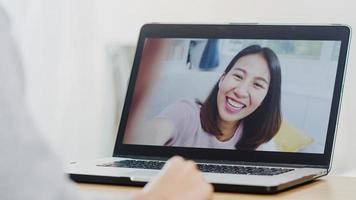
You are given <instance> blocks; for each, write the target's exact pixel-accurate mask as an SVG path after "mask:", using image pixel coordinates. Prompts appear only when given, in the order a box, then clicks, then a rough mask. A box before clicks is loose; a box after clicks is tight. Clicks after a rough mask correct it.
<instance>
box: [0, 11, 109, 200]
mask: <svg viewBox="0 0 356 200" xmlns="http://www.w3.org/2000/svg"><path fill="white" fill-rule="evenodd" d="M20 60H21V59H20V57H19V54H18V53H17V48H16V45H15V43H14V40H13V38H12V36H11V33H10V25H9V20H8V19H7V15H6V14H5V12H4V11H3V10H2V7H1V6H0V158H1V162H0V166H1V168H0V169H1V170H0V179H1V180H0V199H2V200H10V199H11V200H23V199H36V200H49V199H51V200H72V199H73V200H74V199H75V200H78V199H88V198H90V199H92V197H88V198H85V197H84V196H83V195H82V194H79V193H78V192H77V191H76V190H75V187H73V185H71V184H72V183H71V182H70V180H69V179H68V178H67V177H66V176H65V175H64V173H63V169H62V163H61V161H60V160H59V159H58V158H57V157H56V155H55V154H54V153H53V152H52V151H51V149H50V148H49V147H48V146H47V145H46V144H45V143H44V142H43V140H42V138H41V137H40V134H39V133H38V130H37V129H36V127H35V125H34V123H33V121H32V117H31V115H30V113H29V111H28V109H27V107H26V103H25V97H24V87H23V86H24V85H23V84H24V79H23V69H22V65H21V62H20ZM48 134H50V133H48ZM108 198H109V197H108ZM97 199H99V198H97ZM100 199H104V198H100Z"/></svg>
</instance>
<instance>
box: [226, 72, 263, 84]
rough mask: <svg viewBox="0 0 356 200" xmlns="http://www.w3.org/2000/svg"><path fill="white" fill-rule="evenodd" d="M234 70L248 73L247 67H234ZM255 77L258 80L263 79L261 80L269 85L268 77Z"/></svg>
mask: <svg viewBox="0 0 356 200" xmlns="http://www.w3.org/2000/svg"><path fill="white" fill-rule="evenodd" d="M233 70H234V71H241V72H242V73H244V74H247V71H246V70H245V69H242V68H234V69H233ZM255 79H256V80H261V81H263V82H265V83H266V84H267V85H268V84H269V81H267V79H265V78H263V77H260V76H258V77H256V78H255Z"/></svg>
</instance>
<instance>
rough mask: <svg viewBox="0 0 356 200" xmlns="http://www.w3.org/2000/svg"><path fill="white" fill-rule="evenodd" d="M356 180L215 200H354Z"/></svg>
mask: <svg viewBox="0 0 356 200" xmlns="http://www.w3.org/2000/svg"><path fill="white" fill-rule="evenodd" d="M78 185H79V187H80V189H81V190H91V191H93V190H95V191H98V192H103V193H111V194H116V195H118V196H126V195H129V194H130V193H132V192H134V191H137V190H139V189H140V188H139V187H126V186H114V185H99V184H83V183H81V184H78ZM355 185H356V178H354V177H342V176H327V177H325V178H321V179H319V180H316V181H314V182H312V183H309V184H306V185H303V186H300V187H296V188H293V189H290V190H287V191H284V192H281V193H278V194H274V195H257V194H240V193H221V192H215V194H214V200H246V199H256V198H258V199H287V200H291V199H298V200H300V199H323V200H327V199H353V198H354V197H355V191H356V187H355Z"/></svg>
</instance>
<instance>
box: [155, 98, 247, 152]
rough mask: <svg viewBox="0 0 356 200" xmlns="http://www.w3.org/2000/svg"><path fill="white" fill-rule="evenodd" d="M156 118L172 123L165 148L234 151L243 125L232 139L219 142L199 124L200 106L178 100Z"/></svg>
mask: <svg viewBox="0 0 356 200" xmlns="http://www.w3.org/2000/svg"><path fill="white" fill-rule="evenodd" d="M156 118H158V119H168V120H169V121H171V122H172V123H173V126H174V128H173V133H172V135H171V137H170V140H169V141H168V143H167V144H166V145H167V146H177V147H197V148H216V149H235V145H236V143H237V142H238V141H239V139H240V137H241V134H242V130H243V125H242V123H241V125H240V126H239V127H238V128H237V129H236V131H235V134H234V136H233V137H232V138H230V139H229V140H227V141H224V142H222V141H220V140H218V139H217V138H216V137H215V136H214V135H212V134H209V133H207V132H205V131H204V130H203V128H202V126H201V123H200V105H198V104H197V103H195V102H192V101H189V100H180V101H177V102H176V103H173V104H171V105H169V106H168V107H166V108H165V109H164V110H163V111H162V112H161V113H160V114H159V115H158V116H157V117H156Z"/></svg>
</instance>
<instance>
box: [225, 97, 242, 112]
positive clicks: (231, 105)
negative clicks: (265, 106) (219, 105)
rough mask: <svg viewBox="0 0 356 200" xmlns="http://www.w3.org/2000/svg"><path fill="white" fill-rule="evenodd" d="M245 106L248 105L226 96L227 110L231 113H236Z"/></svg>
mask: <svg viewBox="0 0 356 200" xmlns="http://www.w3.org/2000/svg"><path fill="white" fill-rule="evenodd" d="M245 107H246V105H245V104H243V103H240V102H238V101H236V100H234V99H232V98H230V97H226V101H225V109H226V111H227V112H229V113H231V114H236V113H238V112H240V111H241V110H242V109H243V108H245Z"/></svg>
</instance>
